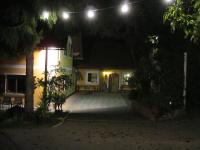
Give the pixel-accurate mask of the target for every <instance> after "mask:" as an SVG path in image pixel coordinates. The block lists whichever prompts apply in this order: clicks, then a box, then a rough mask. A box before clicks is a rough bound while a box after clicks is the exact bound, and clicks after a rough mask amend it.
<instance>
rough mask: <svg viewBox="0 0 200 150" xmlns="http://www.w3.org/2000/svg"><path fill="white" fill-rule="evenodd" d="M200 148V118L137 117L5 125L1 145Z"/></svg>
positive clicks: (49, 149)
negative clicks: (21, 126)
mask: <svg viewBox="0 0 200 150" xmlns="http://www.w3.org/2000/svg"><path fill="white" fill-rule="evenodd" d="M13 147H14V148H15V149H19V150H102V149H105V150H107V149H108V150H200V118H193V119H187V118H185V119H179V120H173V121H172V120H171V121H162V122H152V121H148V120H144V119H142V118H135V119H131V120H129V119H121V120H117V119H108V120H102V119H96V120H93V119H91V118H90V119H88V120H87V119H80V118H79V119H78V118H75V119H73V118H71V119H67V120H65V122H64V124H62V125H61V126H58V127H54V128H53V127H51V128H33V129H4V130H2V131H1V132H0V149H1V150H7V149H13Z"/></svg>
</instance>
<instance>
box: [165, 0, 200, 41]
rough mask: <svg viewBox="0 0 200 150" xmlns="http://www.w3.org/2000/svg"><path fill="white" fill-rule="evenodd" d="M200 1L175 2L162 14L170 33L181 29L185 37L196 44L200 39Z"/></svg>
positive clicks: (179, 0)
mask: <svg viewBox="0 0 200 150" xmlns="http://www.w3.org/2000/svg"><path fill="white" fill-rule="evenodd" d="M199 18H200V0H176V1H175V2H174V3H173V4H172V5H171V6H169V7H168V8H167V10H166V12H165V14H164V21H165V22H169V23H170V26H171V29H172V31H173V32H174V31H175V30H177V29H182V30H183V31H184V34H185V37H186V38H189V39H190V40H191V41H192V42H194V43H196V42H198V41H199V39H200V19H199Z"/></svg>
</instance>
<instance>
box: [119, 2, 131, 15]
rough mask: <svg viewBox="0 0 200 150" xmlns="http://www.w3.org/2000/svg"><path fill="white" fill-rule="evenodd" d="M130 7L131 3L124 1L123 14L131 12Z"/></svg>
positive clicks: (121, 9)
mask: <svg viewBox="0 0 200 150" xmlns="http://www.w3.org/2000/svg"><path fill="white" fill-rule="evenodd" d="M129 10H130V8H129V4H127V3H124V4H122V5H121V8H120V11H121V13H122V14H127V13H128V12H129Z"/></svg>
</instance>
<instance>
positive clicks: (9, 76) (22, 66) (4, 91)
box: [0, 36, 75, 106]
mask: <svg viewBox="0 0 200 150" xmlns="http://www.w3.org/2000/svg"><path fill="white" fill-rule="evenodd" d="M66 47H67V48H66V49H59V48H54V47H49V48H47V49H48V55H47V57H48V59H47V60H48V61H47V70H48V72H50V73H51V74H52V75H53V74H54V70H55V68H56V67H61V68H62V70H64V71H65V72H66V74H69V75H71V76H72V81H73V83H74V82H75V81H74V80H75V78H74V75H73V57H72V39H71V37H70V36H69V37H68V40H67V46H66ZM45 54H46V50H42V49H36V50H35V51H34V76H35V78H36V79H37V78H40V79H41V78H44V71H45V59H46V55H45ZM25 80H26V58H25V56H20V57H17V58H2V59H0V93H1V96H10V97H23V98H24V94H25V89H26V86H25ZM74 91H75V85H74V84H73V85H72V86H71V88H70V89H68V90H67V92H68V93H67V94H69V95H70V94H71V93H73V92H74ZM42 93H43V90H42V88H41V87H37V88H36V89H35V91H34V106H37V105H38V104H39V103H40V101H41V97H42Z"/></svg>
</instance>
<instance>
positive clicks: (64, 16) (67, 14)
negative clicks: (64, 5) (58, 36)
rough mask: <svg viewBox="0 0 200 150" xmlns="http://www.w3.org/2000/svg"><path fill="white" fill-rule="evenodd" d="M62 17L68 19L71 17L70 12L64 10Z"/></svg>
mask: <svg viewBox="0 0 200 150" xmlns="http://www.w3.org/2000/svg"><path fill="white" fill-rule="evenodd" d="M62 17H63V19H64V20H68V19H69V18H70V15H69V13H68V12H65V11H64V12H63V13H62Z"/></svg>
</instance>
